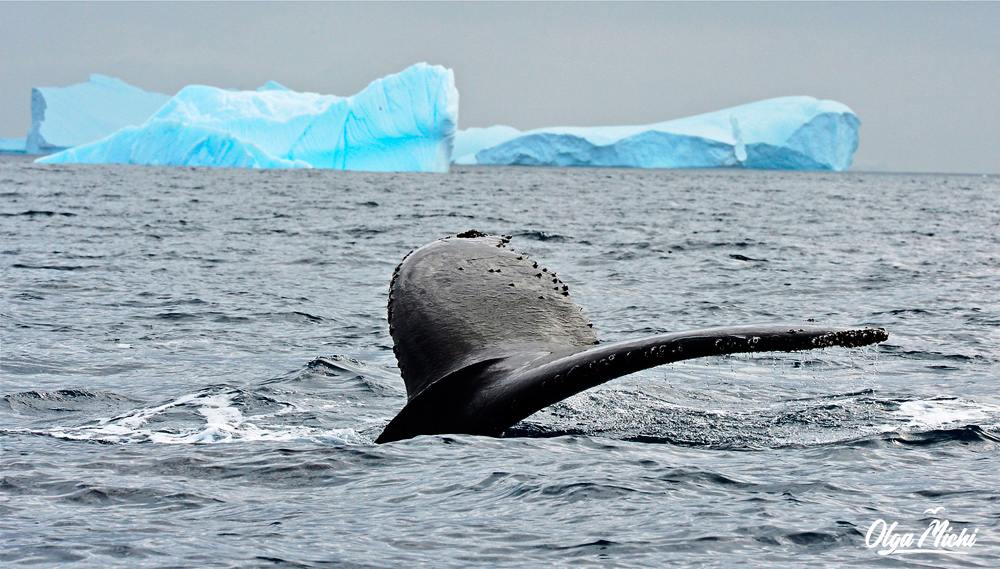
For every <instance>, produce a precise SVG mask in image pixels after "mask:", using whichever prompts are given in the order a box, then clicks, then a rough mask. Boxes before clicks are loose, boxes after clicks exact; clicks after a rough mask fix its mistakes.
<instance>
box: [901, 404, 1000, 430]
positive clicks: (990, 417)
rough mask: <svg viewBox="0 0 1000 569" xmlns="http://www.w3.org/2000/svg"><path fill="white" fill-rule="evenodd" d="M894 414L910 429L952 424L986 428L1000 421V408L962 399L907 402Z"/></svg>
mask: <svg viewBox="0 0 1000 569" xmlns="http://www.w3.org/2000/svg"><path fill="white" fill-rule="evenodd" d="M894 414H895V415H896V416H898V417H900V418H901V419H903V420H906V421H908V425H907V426H909V427H939V426H943V425H951V424H961V425H968V424H976V425H979V426H985V425H986V424H989V423H996V422H998V421H1000V406H996V405H986V404H983V403H977V402H975V401H965V400H962V399H945V400H941V399H937V400H935V399H919V400H916V401H906V402H904V403H902V404H900V406H899V410H897V411H895V412H894Z"/></svg>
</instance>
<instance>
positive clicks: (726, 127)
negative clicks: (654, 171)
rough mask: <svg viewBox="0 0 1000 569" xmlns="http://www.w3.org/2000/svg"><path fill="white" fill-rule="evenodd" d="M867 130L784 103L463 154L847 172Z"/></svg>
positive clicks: (552, 131) (823, 107) (495, 160)
mask: <svg viewBox="0 0 1000 569" xmlns="http://www.w3.org/2000/svg"><path fill="white" fill-rule="evenodd" d="M860 125H861V121H859V120H858V117H857V116H856V115H855V114H854V112H853V111H851V109H849V108H848V107H847V106H846V105H843V104H841V103H838V102H836V101H820V100H817V99H814V98H812V97H779V98H776V99H768V100H765V101H758V102H755V103H749V104H746V105H741V106H738V107H733V108H730V109H724V110H721V111H714V112H711V113H706V114H702V115H697V116H693V117H687V118H683V119H677V120H672V121H666V122H662V123H656V124H651V125H643V126H608V127H590V128H588V127H551V128H540V129H535V130H530V131H526V132H522V133H520V135H519V136H516V137H513V138H510V139H509V140H506V141H505V142H502V143H500V144H497V145H493V146H487V147H480V148H478V149H477V148H474V147H472V146H471V145H470V146H469V147H467V148H466V150H468V151H469V152H468V153H466V154H465V155H464V156H463V155H462V154H458V153H456V155H457V156H458V157H459V158H458V161H460V163H467V164H519V165H533V166H630V167H640V168H718V167H744V168H759V169H787V170H845V169H846V168H847V167H848V166H850V165H851V161H852V160H853V158H854V151H855V150H856V149H857V147H858V128H859V127H860ZM493 128H496V127H493ZM504 128H509V127H504ZM470 130H471V129H470ZM504 132H507V134H510V133H509V131H504ZM484 138H485V137H479V138H475V137H472V138H470V139H468V140H470V141H473V142H475V141H481V140H483V139H484ZM459 140H462V136H461V135H460V138H459ZM473 152H474V158H473V157H472V156H471V154H472V153H473Z"/></svg>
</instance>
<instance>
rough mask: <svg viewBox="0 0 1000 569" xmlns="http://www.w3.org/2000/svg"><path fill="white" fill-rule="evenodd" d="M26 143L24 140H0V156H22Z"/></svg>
mask: <svg viewBox="0 0 1000 569" xmlns="http://www.w3.org/2000/svg"><path fill="white" fill-rule="evenodd" d="M27 143H28V141H27V140H26V139H24V138H0V154H24V149H25V146H26V145H27Z"/></svg>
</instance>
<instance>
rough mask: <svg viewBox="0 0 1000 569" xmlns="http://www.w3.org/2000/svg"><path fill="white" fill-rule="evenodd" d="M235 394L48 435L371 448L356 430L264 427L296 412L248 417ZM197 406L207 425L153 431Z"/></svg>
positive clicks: (185, 399)
mask: <svg viewBox="0 0 1000 569" xmlns="http://www.w3.org/2000/svg"><path fill="white" fill-rule="evenodd" d="M236 395H237V392H235V391H228V392H220V393H193V394H188V395H184V396H182V397H179V398H178V399H176V400H174V401H171V402H169V403H165V404H163V405H158V406H156V407H150V408H145V409H137V410H135V411H131V412H129V413H127V414H125V415H121V416H118V417H113V418H105V419H100V420H98V422H97V424H91V425H83V426H79V427H67V428H56V429H54V430H51V431H47V432H44V433H42V432H39V433H38V434H47V435H50V436H53V437H56V438H61V439H69V440H91V441H99V442H105V443H114V444H135V443H143V442H153V443H158V444H210V443H234V442H254V441H300V442H319V443H324V444H370V443H371V441H370V440H368V439H367V438H366V437H363V436H362V435H360V434H359V433H358V431H357V430H355V429H352V428H333V429H321V428H315V427H306V426H302V425H291V426H285V425H264V426H261V425H260V424H259V423H260V422H261V421H267V420H268V419H273V418H274V417H276V416H278V415H284V414H288V413H290V412H292V411H294V408H293V409H292V410H289V409H288V408H283V409H282V410H279V411H277V412H274V413H269V414H262V415H256V416H254V417H246V416H244V415H243V413H242V412H241V411H240V410H239V409H238V408H237V407H235V406H234V405H233V398H234V397H235V396H236ZM194 405H197V413H198V415H200V416H201V417H203V418H204V421H205V422H204V424H203V425H200V426H197V427H194V428H190V427H188V428H177V427H176V426H174V427H171V426H170V425H169V424H164V425H162V426H157V427H151V426H150V421H151V420H152V419H153V418H154V417H156V416H158V415H160V414H162V413H164V412H165V411H168V410H171V409H174V408H177V407H182V406H194Z"/></svg>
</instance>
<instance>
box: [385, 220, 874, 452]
mask: <svg viewBox="0 0 1000 569" xmlns="http://www.w3.org/2000/svg"><path fill="white" fill-rule="evenodd" d="M509 241H510V237H508V236H495V235H486V234H483V233H480V232H478V231H474V230H473V231H467V232H465V233H460V234H458V235H456V236H454V237H445V238H444V239H440V240H438V241H435V242H433V243H430V244H429V245H425V246H423V247H421V248H419V249H417V250H415V251H412V252H410V254H408V255H407V256H406V257H404V258H403V262H402V263H400V264H399V266H398V267H396V271H395V273H394V274H393V276H392V282H391V284H390V285H389V307H388V312H389V333H390V335H392V340H393V344H394V345H393V352H394V353H395V354H396V359H397V361H398V362H399V369H400V371H401V373H402V376H403V381H404V382H405V383H406V394H407V403H406V406H405V407H404V408H403V410H402V411H400V412H399V414H398V415H396V417H395V418H394V419H393V420H392V421H391V422H390V423H389V425H388V426H386V428H385V430H384V431H383V432H382V434H381V435H380V436H379V437H378V439H377V440H376V441H375V442H377V443H386V442H391V441H397V440H401V439H408V438H411V437H415V436H417V435H429V434H445V433H465V434H474V435H490V436H499V435H500V434H502V433H503V431H504V430H506V429H507V428H508V427H511V426H512V425H514V424H515V423H517V422H518V421H520V420H521V419H524V418H526V417H528V416H529V415H531V414H532V413H534V412H535V411H538V410H540V409H542V408H544V407H546V406H548V405H551V404H553V403H556V402H558V401H561V400H563V399H565V398H567V397H569V396H571V395H574V394H576V393H579V392H581V391H583V390H585V389H589V388H591V387H594V386H596V385H600V384H602V383H604V382H606V381H609V380H611V379H614V378H616V377H620V376H623V375H626V374H629V373H633V372H636V371H639V370H642V369H646V368H650V367H653V366H658V365H661V364H665V363H670V362H675V361H679V360H685V359H690V358H700V357H704V356H714V355H720V354H732V353H740V352H768V351H782V352H792V351H797V350H810V349H813V348H822V347H826V346H845V347H856V346H865V345H868V344H874V343H878V342H884V341H885V340H886V339H888V337H889V335H888V334H887V333H886V331H885V330H883V329H881V328H858V329H852V328H830V327H821V326H799V325H787V324H786V325H770V326H735V327H723V328H707V329H704V330H694V331H688V332H675V333H670V334H661V335H658V336H650V337H647V338H639V339H636V340H627V341H624V342H617V343H613V344H600V343H599V341H598V339H597V335H596V334H595V333H594V330H593V329H592V328H591V325H590V323H589V322H587V319H586V318H584V316H583V315H582V314H581V311H580V310H581V309H580V307H578V306H577V305H576V304H574V303H573V301H572V300H570V298H569V291H568V288H567V287H566V286H565V285H563V283H562V281H560V280H559V278H558V277H557V276H556V275H555V273H552V272H549V271H548V270H547V269H545V268H543V267H541V266H540V265H539V264H538V263H536V262H535V261H532V260H531V259H529V258H528V257H527V256H526V255H524V254H522V253H517V252H515V251H512V250H509V249H507V248H506V245H507V243H508V242H509Z"/></svg>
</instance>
